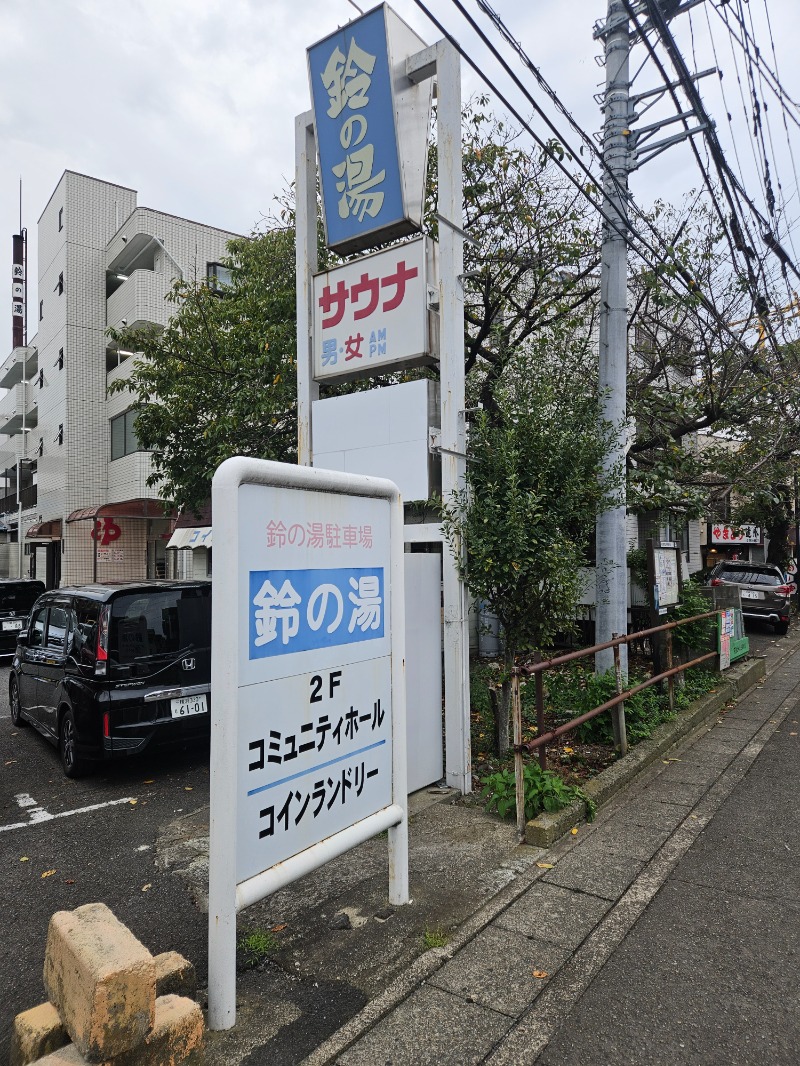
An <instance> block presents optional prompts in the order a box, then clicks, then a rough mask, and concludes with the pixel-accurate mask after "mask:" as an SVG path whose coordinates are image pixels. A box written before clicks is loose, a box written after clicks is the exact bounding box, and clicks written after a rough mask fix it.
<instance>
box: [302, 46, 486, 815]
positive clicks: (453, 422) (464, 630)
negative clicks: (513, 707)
mask: <svg viewBox="0 0 800 1066" xmlns="http://www.w3.org/2000/svg"><path fill="white" fill-rule="evenodd" d="M406 74H407V77H408V80H409V82H410V83H412V84H418V83H420V82H422V81H425V80H426V79H429V78H432V77H436V79H437V88H438V106H437V139H438V159H439V161H438V195H439V201H438V214H439V256H440V259H439V261H440V270H439V329H440V359H439V364H440V379H441V434H440V440H441V457H442V496H443V498H444V499H445V500H447V499H451V498H452V494H453V492H454V491H455V490H457V489H462V488H463V487H464V484H465V474H466V458H465V453H466V425H465V414H464V407H465V385H464V289H463V275H464V241H463V208H462V199H463V166H462V146H461V66H460V56H459V54H458V51H457V49H456V48H455V47H454V46H453V45H451V44H450V43H449V42H448V41H446V40H441V41H438V42H437V43H436V44H435V45H432V46H430V47H428V48H425V49H423V50H422V51H420V52H417V53H415V54H412V55H410V56H409V57H408V58H407V60H406ZM295 129H296V142H295V143H296V151H295V160H296V183H297V213H296V227H297V229H296V233H297V237H296V240H297V278H298V296H297V301H298V302H297V388H298V463H301V464H305V465H311V464H312V463H313V448H312V421H311V404H312V401H313V400H314V399H316V398H317V397H318V392H319V386H318V384H316V383H315V382H314V366H313V358H312V354H311V343H310V334H311V324H312V321H313V316H312V308H311V292H312V275H313V272H314V269H315V268H316V262H317V260H316V239H317V230H316V225H317V205H316V198H315V190H316V152H315V139H314V127H313V112H311V111H309V112H306V113H304V114H302V115H299V116H298V117H297V119H296V127H295ZM304 257H308V258H304ZM442 570H443V590H444V641H443V644H444V706H445V774H446V780H447V784H448V785H449V786H450V787H451V788H457V789H458V790H459V791H460V792H462V793H465V794H466V793H469V792H471V791H472V772H471V762H472V759H471V748H470V702H469V626H468V617H469V616H468V610H467V593H466V588H465V586H464V583H463V581H462V580H461V576H460V574H459V568H458V561H457V559H456V558H454V556H453V555H452V553H451V552H450V551H449V550H448V548H447V545H446V544H445V545H443V551H442Z"/></svg>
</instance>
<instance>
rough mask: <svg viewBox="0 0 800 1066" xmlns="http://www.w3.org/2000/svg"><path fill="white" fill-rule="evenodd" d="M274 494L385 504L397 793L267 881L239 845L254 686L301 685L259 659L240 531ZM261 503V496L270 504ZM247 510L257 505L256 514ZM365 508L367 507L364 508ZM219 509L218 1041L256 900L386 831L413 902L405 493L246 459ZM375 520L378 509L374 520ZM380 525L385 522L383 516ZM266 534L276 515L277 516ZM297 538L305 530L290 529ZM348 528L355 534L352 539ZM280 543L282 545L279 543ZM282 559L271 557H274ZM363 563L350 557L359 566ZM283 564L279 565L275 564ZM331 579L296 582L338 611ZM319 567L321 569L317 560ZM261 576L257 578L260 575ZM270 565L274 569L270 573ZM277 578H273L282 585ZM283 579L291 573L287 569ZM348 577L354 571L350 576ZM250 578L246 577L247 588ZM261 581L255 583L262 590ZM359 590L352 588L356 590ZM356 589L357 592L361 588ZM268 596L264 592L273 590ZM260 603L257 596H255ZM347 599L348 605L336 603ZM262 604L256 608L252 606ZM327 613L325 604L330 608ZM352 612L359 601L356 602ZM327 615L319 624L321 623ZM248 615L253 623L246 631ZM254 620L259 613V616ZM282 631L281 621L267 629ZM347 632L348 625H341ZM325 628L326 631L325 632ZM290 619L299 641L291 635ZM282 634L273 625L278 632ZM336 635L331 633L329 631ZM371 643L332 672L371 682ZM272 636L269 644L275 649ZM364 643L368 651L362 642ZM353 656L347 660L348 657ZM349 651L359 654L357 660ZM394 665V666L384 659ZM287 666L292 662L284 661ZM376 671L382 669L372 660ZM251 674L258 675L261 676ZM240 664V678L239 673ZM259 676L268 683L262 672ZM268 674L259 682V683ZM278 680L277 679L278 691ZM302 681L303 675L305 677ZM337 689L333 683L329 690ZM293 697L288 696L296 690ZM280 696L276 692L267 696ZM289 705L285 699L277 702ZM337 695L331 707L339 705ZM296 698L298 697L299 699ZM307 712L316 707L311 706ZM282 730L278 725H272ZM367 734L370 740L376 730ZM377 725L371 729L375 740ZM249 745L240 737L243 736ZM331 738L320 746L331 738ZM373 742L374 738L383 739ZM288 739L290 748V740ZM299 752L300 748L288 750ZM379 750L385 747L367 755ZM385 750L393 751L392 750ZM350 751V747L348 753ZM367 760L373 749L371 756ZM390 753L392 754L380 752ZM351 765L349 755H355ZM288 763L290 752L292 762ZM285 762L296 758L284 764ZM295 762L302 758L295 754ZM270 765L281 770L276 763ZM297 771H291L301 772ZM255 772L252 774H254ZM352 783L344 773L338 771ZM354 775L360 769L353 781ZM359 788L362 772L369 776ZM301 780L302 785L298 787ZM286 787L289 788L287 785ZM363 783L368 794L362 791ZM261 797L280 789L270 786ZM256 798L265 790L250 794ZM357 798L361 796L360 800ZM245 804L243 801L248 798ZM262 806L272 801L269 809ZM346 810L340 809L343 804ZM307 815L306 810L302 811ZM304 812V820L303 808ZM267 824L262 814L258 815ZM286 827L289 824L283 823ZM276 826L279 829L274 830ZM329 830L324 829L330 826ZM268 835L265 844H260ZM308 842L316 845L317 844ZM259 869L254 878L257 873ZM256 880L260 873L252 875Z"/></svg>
mask: <svg viewBox="0 0 800 1066" xmlns="http://www.w3.org/2000/svg"><path fill="white" fill-rule="evenodd" d="M251 486H253V487H255V488H256V490H257V489H259V488H261V489H268V490H271V493H270V494H269V495H270V497H271V498H272V499H274V498H275V496H276V493H275V491H274V490H280V493H281V497H280V498H281V499H285V500H287V501H289V503H288V504H287V507H288V509H289V510H290V509H291V505H292V504H293V503H296V501H297V500H298V499H300V496H301V494H304V495H305V497H307V498H309V499H312V500H313V499H314V497H311V496H310V495H309V494H317V493H318V494H321V495H320V499H322V498H323V497H324V496H325V495H327V496H328V498H329V499H331V498H332V499H335V500H336V501H337V504H338V503H342V501H349V502H348V503H344V507H345V510H346V509H347V507H348V506H349V504H350V503H352V507H351V510H355V509H356V508H357V507H359V506H360V507H362V509H363V508H364V507H369V506H370V504H369V501H384V502H385V503H386V504H387V505H388V506H387V509H386V510H387V511H388V521H387V522H386V525H387V526H388V556H389V558H388V573H386V574H385V575H384V577H383V580H384V586H383V587H384V589H385V591H386V594H387V595H386V598H388V601H389V617H388V618H385V619H384V620H383V622H382V628H381V634H380V636H381V639H380V641H377V640H376V641H375V644H376V647H377V645H378V644H380V647H381V649H382V651H381V652H380V653H379V656H380V657H381V660H380V661H381V662H382V660H383V659H384V658H388V665H387V667H386V668H383V667H382V666H381V670H382V676H383V675H385V674H388V678H387V681H388V683H389V684H390V688H391V693H390V700H389V711H390V722H391V730H390V738H389V737H385V738H384V737H382V738H381V740H380V744H381V745H384V744H387V741H390V744H391V751H390V753H386V754H385V755H383V758H384V760H386V768H390V769H391V785H390V787H389V788H388V789H386V790H385V792H382V793H380V794H379V799H378V803H379V804H380V806H379V808H378V809H374V808H369V810H370V813H368V814H367V815H366V816H358V815H356V818H357V820H355V821H354V822H353V823H352V824H344V825H343V826H342V824H341V823H342V821H343V820H344V821H346V819H342V816H341V810H343V807H342V808H341V810H340V811H339V814H338V817H339V822H338V823H337V824H338V826H339V827H338V828H336V827H334V829H333V831H330V832H329V835H327V836H325V837H324V838H321V839H314V838H313V834H312V836H311V837H310V838H309V837H308V836H307V835H306V836H305V837H301V838H300V848H301V849H302V850H297V851H295V852H294V853H291V848H288V850H287V848H286V844H285V843H284V844H282V847H283V848H284V851H283V852H281V853H280V857H279V858H278V859H277V860H276V861H275V862H274V863H273V864H271V865H269V866H268V867H267V868H264V869H260V868H258V865H257V859H258V856H257V855H256V857H255V858H254V857H253V855H252V854H250V853H249V852H248V853H247V854H246V857H245V860H244V861H243V860H242V854H243V845H242V842H241V841H238V840H237V837H238V835H239V834H240V833H241V827H242V825H243V824H246V822H247V819H246V817H245V819H242V817H241V814H242V812H241V811H240V809H239V808H240V805H242V806H244V801H243V800H242V796H243V792H242V790H243V788H245V790H246V784H245V782H244V781H243V780H242V772H243V770H242V768H243V767H244V771H247V769H248V759H250V760H253V759H256V761H257V759H258V753H257V752H256V754H255V756H254V755H253V754H252V748H253V743H252V742H251V743H250V744H249V748H250V749H251V753H250V754H248V753H247V752H245V754H244V757H243V755H242V752H241V751H240V750H239V749H240V747H241V746H242V744H243V743H245V741H246V737H247V736H249V734H244V732H243V730H240V725H241V724H242V721H243V720H244V719H242V715H243V714H244V715H245V719H247V720H252V716H253V713H254V712H253V707H252V706H251V704H252V703H253V698H252V697H253V690H254V688H256V686H258V687H260V688H261V689H264V686H265V685H268V686H274V685H276V684H281V685H282V686H283V688H286V687H287V683H291V682H292V680H293V678H292V677H291V676H290V675H291V672H292V671H291V669H290V668H289V669H284V668H282V667H276V669H275V670H271V669H270V668H269V665H268V664H269V663H270V662H271V661H272V662H274V663H277V661H278V660H277V659H274V660H270V659H269V658H260V656H261V655H262V654H264V655H265V656H266V655H268V654H269V653H270V652H271V651H272V650H274V649H273V648H268V647H265V644H266V643H267V636H266V634H265V630H264V626H265V625H266V621H265V620H266V617H267V616H266V613H264V614H263V616H262V617H261V620H260V622H259V621H258V619H255V620H254V619H253V618H251V614H252V613H253V612H251V606H252V604H251V602H250V601H251V599H252V597H250V596H246V595H243V594H242V589H243V587H244V588H246V587H248V586H247V585H246V584H245V580H246V581H247V582H249V583H250V584H251V585H252V581H253V573H256V574H258V573H259V571H258V565H259V563H258V559H257V558H256V557H255V555H253V557H252V558H251V557H249V556H250V554H251V553H250V549H249V546H248V545H249V544H251V543H255V542H254V541H253V540H252V537H253V533H252V530H251V527H249V526H243V525H242V514H243V513H244V514H246V513H248V512H247V511H246V510H245V508H247V507H248V506H249V507H250V508H251V510H252V501H253V500H254V499H257V497H254V496H253V490H252V489H251V488H250V487H251ZM262 495H265V494H262ZM248 501H249V502H248ZM359 501H360V502H359ZM212 506H213V513H214V526H215V528H214V533H215V542H216V550H215V557H216V558H215V560H214V577H213V601H212V611H213V614H212V633H213V640H212V652H211V692H212V706H211V817H210V823H211V824H210V846H209V892H208V896H209V900H208V903H209V906H208V919H209V945H208V947H209V950H208V1022H209V1027H210V1028H211V1029H228V1028H230V1027H231V1026H232V1025H234V1023H235V1021H236V912H237V911H239V910H241V909H243V908H244V907H247V906H250V905H251V904H253V903H256V902H257V901H258V900H260V899H264V898H265V897H266V896H268V895H271V894H272V893H273V892H275V891H277V890H278V889H279V888H282V887H284V886H285V885H287V884H289V883H291V882H292V881H295V880H297V879H298V878H299V877H303V876H304V875H305V874H307V873H309V872H310V871H311V870H314V869H316V868H317V867H318V866H321V865H323V864H324V863H326V862H328V861H329V860H330V859H333V858H335V857H336V856H337V855H341V854H343V853H344V852H346V851H349V850H350V849H351V848H353V847H355V846H356V845H358V844H361V843H363V842H364V841H365V840H368V839H369V838H370V837H373V836H376V835H377V834H378V833H381V832H383V830H385V829H388V831H389V834H388V835H389V899H390V902H391V903H393V904H402V903H407V902H408V901H409V894H408V818H407V788H406V779H407V773H406V741H405V729H406V723H405V710H406V708H405V636H404V634H405V603H404V596H403V506H402V501H401V498H400V493H399V490H398V489H397V486H396V485H394V484H393V482H391V481H387V480H385V479H383V478H374V477H365V476H363V475H357V474H345V473H339V472H336V471H330V470H319V469H316V468H314V467H301V466H292V465H289V464H284V463H273V462H268V461H267V460H261V459H247V458H242V457H237V458H234V459H228V460H226V461H225V462H224V463H222V465H221V466H220V467H219V468H218V469H217V472H216V473H215V475H214V480H213V483H212ZM373 510H374V508H373ZM376 513H379V514H380V515H381V516H383V515H384V511H383V508H379V509H378V511H377V512H376ZM269 518H270V522H271V521H272V515H270V516H269ZM268 525H269V523H265V527H264V530H263V531H261V532H259V536H261V533H263V535H264V536H269V534H268V532H267V526H268ZM292 528H295V529H297V530H299V529H300V527H299V526H297V527H292ZM348 528H352V527H348ZM284 535H285V537H286V540H285V543H286V544H290V543H295V544H296V542H297V540H298V538H299V532H297V533H296V534H295V538H294V542H292V541H291V540H290V539H289V538H290V534H289V533H288V532H287V533H286V534H284ZM281 543H284V542H281ZM273 547H274V545H273ZM356 557H357V553H356V555H354V559H355V558H356ZM275 558H279V556H275ZM287 558H288V559H289V562H290V564H296V561H297V549H296V548H295V553H294V555H293V556H292V555H289V554H288V551H287ZM320 559H321V560H322V561H323V568H321V569H319V570H316V568H315V567H314V566H311V567H308V566H307V567H306V569H305V570H302V571H301V570H298V571H296V572H297V573H298V574H300V573H303V574H314V573H319V574H323V575H327V577H326V581H327V584H326V585H323V586H322V587H323V588H327V589H328V593H327V596H329V597H330V596H332V597H333V602H334V603H335V600H336V596H335V589H334V586H333V584H332V583H331V581H330V574H331V573H332V571H327V570H325V569H324V557H323V556H322V555H321V556H320ZM311 561H312V562H315V561H316V559H315V558H312V560H311ZM254 565H255V567H256V570H255V571H254V570H253V566H254ZM270 565H272V564H270ZM278 572H279V570H278V569H277V567H276V569H275V570H274V571H270V573H278ZM284 572H285V573H289V572H294V571H290V570H289V569H288V568H287V570H285V571H284ZM348 573H349V571H348ZM243 575H244V576H243ZM256 580H257V581H258V580H259V579H258V578H257V579H256ZM351 584H352V581H351ZM357 585H358V581H356V585H354V586H353V587H354V588H356V586H357ZM265 587H266V586H265ZM260 594H261V593H260V591H259V592H257V596H259V595H260ZM340 598H341V597H340ZM255 602H259V601H258V600H256V601H255ZM326 602H327V601H326ZM353 602H354V603H355V602H356V601H355V600H354V601H353ZM325 610H326V608H325V606H324V604H323V601H322V597H319V598H318V600H317V604H316V607H315V612H316V613H311V611H310V608H309V614H308V619H309V620H310V621H308V622H307V623H306V630H305V631H304V632H305V638H306V640H307V641H314V640H317V639H320V640H321V639H322V634H324V632H325V631H327V632H330V631H331V629H330V627H329V626H328V625H327V623H328V621H329V619H328V618H327V616H324V617H323V615H324V612H325ZM320 611H322V612H323V613H322V614H320ZM243 612H247V616H246V621H245V619H244V617H243ZM256 613H257V612H256ZM339 613H341V612H338V613H337V612H334V618H338V614H339ZM271 620H272V621H274V619H271ZM339 620H340V621H341V619H339ZM323 621H324V622H325V623H326V625H325V626H323V625H322V622H323ZM295 622H296V620H295V619H294V618H293V621H292V628H291V632H292V634H293V635H294V633H295V628H294V626H295ZM275 624H276V625H277V624H278V623H277V622H276V623H275ZM281 624H282V626H283V627H284V628H282V630H281V632H282V634H285V632H286V628H287V627H286V623H285V622H284V621H283V618H281ZM332 624H333V623H332V622H331V625H332ZM243 633H248V634H249V637H246V638H245V639H246V640H248V641H249V643H248V647H247V654H243V651H242V641H243V637H242V634H243ZM365 636H370V634H368V633H362V634H358V633H355V635H353V633H352V631H351V637H352V638H353V639H354V640H355V641H356V642H353V643H347V644H343V645H336V644H334V645H333V646H328V647H325V648H324V649H323V651H324V655H323V660H324V666H325V668H326V671H327V672H328V673H330V672H331V668H332V667H334V666H335V665H336V664H337V663H338V664H342V665H344V666H345V667H348V668H349V667H354V666H355V667H357V668H358V673H359V676H361V675H363V673H364V669H365V668H366V667H368V666H369V663H370V653H369V651H367V650H365V648H366V646H367V644H368V643H369V642H368V641H366V640H363V639H362V638H363V637H365ZM273 637H274V634H271V635H270V638H269V639H273ZM359 641H360V642H359ZM254 647H257V651H258V656H259V658H258V659H257V660H256V659H254V655H253V649H254ZM348 649H350V650H348ZM352 649H360V650H357V651H355V652H353V651H352ZM387 653H388V654H387ZM303 654H304V652H303V651H300V652H291V657H292V658H294V659H296V661H297V662H298V663H299V664H300V667H299V671H300V674H302V673H304V672H305V668H304V667H303V665H302V656H303ZM282 657H283V658H284V659H287V660H288V659H289V658H290V655H289V654H284V655H283V656H282ZM372 661H374V662H378V660H372ZM254 662H255V663H256V665H255V666H254ZM243 663H244V666H243V665H242V664H243ZM259 663H260V664H261V667H262V669H261V671H260V672H259V670H258V668H257V667H258V664H259ZM262 674H263V677H262V676H261V675H262ZM333 674H336V675H338V676H337V679H336V684H337V685H338V684H339V682H340V675H341V671H335V670H334V671H333ZM273 676H274V679H273ZM298 676H299V674H298ZM332 684H333V682H332ZM289 690H291V684H289ZM269 691H270V693H272V689H270V690H269ZM281 691H282V693H283V689H282V690H281ZM333 691H334V690H333V688H331V695H333ZM292 698H293V697H292ZM306 702H308V701H306ZM264 705H265V706H268V707H272V705H273V704H272V702H271V701H269V700H266V701H265V704H264ZM272 724H275V723H272ZM265 725H266V726H267V727H268V728H267V729H265V730H264V734H265V736H266V735H268V729H269V728H271V726H270V722H267V721H265ZM365 728H369V727H368V725H367V726H365ZM374 728H375V727H374V723H373V729H374ZM240 734H241V735H240ZM324 735H325V734H323V738H324ZM376 735H377V734H376ZM286 739H288V738H286ZM291 739H292V740H295V738H294V737H292V738H291ZM368 746H369V747H373V748H375V747H377V746H378V744H377V743H373V744H371V745H368ZM387 746H388V745H387ZM342 750H343V751H345V750H346V749H345V747H343V748H342ZM365 750H366V748H365ZM385 751H386V749H385V748H384V752H385ZM350 754H353V753H352V752H351V753H350ZM264 755H265V752H264V751H263V750H262V752H261V761H262V763H263V762H265V758H264ZM284 755H286V752H284ZM287 757H288V756H287ZM292 757H293V758H294V748H292ZM347 758H349V755H348V754H345V755H338V749H337V758H336V759H334V760H332V761H336V762H340V761H341V760H342V759H347ZM270 761H274V760H272V759H270ZM298 765H299V763H297V764H293V765H292V769H295V768H296V766H298ZM249 768H250V769H252V768H253V766H252V764H250V765H249ZM342 773H343V774H344V771H342ZM357 773H358V771H357V769H356V775H357ZM361 775H362V778H363V777H364V776H365V770H364V767H363V766H362V768H361ZM298 776H299V775H298ZM286 780H289V778H288V777H287V779H286ZM357 781H358V778H357V776H356V777H355V778H353V784H357ZM363 783H364V782H363V780H362V785H363ZM261 787H262V788H272V787H273V783H272V782H269V781H268V783H267V784H266V785H263V786H261ZM347 787H348V788H351V798H352V796H354V795H355V788H352V787H351V785H350V784H348V786H347ZM250 791H251V792H253V791H259V789H251V790H250ZM344 792H345V784H344V782H343V783H342V796H344ZM359 794H360V793H359ZM246 798H247V797H246ZM264 802H265V803H266V800H265V801H264ZM342 802H343V800H342ZM306 803H308V800H307V801H306ZM305 809H307V808H305ZM260 813H262V814H263V812H260ZM287 822H288V818H287ZM268 824H272V823H268ZM326 824H327V823H326ZM260 835H264V834H260ZM309 839H310V840H311V842H310V843H309ZM254 862H255V863H256V866H254V865H253V864H254ZM254 871H255V872H254Z"/></svg>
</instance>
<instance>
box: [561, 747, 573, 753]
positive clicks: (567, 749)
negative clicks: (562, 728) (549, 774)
mask: <svg viewBox="0 0 800 1066" xmlns="http://www.w3.org/2000/svg"><path fill="white" fill-rule="evenodd" d="M561 750H562V751H565V752H566V753H567V755H572V754H573V752H574V751H575V749H574V748H567V747H564V748H562V749H561Z"/></svg>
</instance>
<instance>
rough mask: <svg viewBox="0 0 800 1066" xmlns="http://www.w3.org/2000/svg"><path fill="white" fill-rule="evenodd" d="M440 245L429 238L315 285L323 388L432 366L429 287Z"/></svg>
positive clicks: (317, 364) (319, 278)
mask: <svg viewBox="0 0 800 1066" xmlns="http://www.w3.org/2000/svg"><path fill="white" fill-rule="evenodd" d="M435 251H436V245H435V244H434V243H433V242H431V241H428V240H427V239H425V238H420V239H419V240H414V241H409V242H408V244H402V245H399V246H398V247H394V248H390V249H388V250H386V251H382V252H375V253H373V254H372V255H367V256H364V257H362V258H361V259H357V260H355V261H353V262H350V263H346V264H345V265H344V266H340V267H336V268H335V269H333V270H328V271H325V272H324V273H321V274H317V275H316V276H315V277H314V320H313V358H314V377H315V378H316V379H317V381H323V380H326V381H344V380H347V379H349V378H354V377H367V376H371V375H374V374H378V373H383V372H385V371H386V370H387V368H389V367H392V368H393V369H400V368H402V367H409V366H417V365H419V364H420V363H426V362H430V361H431V348H432V347H433V344H432V342H431V336H430V330H429V323H430V319H431V316H432V312H430V311H429V310H428V285H429V284H431V283H432V280H433V277H434V276H435V258H434V257H435Z"/></svg>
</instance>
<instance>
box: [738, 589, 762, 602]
mask: <svg viewBox="0 0 800 1066" xmlns="http://www.w3.org/2000/svg"><path fill="white" fill-rule="evenodd" d="M742 599H743V600H763V599H764V593H763V592H751V591H750V589H742Z"/></svg>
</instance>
